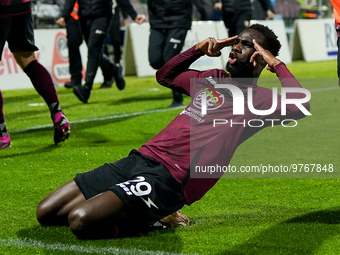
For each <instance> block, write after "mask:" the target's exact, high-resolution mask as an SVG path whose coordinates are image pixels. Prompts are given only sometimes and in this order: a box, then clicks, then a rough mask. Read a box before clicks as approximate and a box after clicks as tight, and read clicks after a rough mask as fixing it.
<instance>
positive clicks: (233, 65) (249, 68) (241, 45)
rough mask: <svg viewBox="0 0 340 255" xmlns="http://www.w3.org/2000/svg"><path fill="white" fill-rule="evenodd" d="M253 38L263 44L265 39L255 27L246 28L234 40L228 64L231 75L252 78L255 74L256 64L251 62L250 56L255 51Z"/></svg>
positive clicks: (227, 67)
mask: <svg viewBox="0 0 340 255" xmlns="http://www.w3.org/2000/svg"><path fill="white" fill-rule="evenodd" d="M253 39H255V40H256V41H257V42H259V43H260V45H261V44H262V43H261V42H263V40H264V36H263V35H262V34H261V33H260V32H258V31H256V30H254V29H246V30H244V31H243V32H241V33H240V35H239V36H238V38H237V39H236V40H235V41H234V45H233V47H232V49H231V52H230V54H229V59H228V63H227V66H226V69H227V70H228V72H230V75H231V77H234V78H238V77H240V78H245V77H249V78H251V77H253V76H254V75H253V73H254V66H253V63H250V58H251V56H252V55H253V53H254V52H255V48H254V44H253Z"/></svg>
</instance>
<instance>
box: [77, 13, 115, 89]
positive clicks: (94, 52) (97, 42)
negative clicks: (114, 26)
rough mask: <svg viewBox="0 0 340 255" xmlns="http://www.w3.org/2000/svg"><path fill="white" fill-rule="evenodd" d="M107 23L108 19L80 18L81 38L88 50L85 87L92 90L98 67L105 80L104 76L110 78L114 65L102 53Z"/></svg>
mask: <svg viewBox="0 0 340 255" xmlns="http://www.w3.org/2000/svg"><path fill="white" fill-rule="evenodd" d="M109 22H110V17H98V18H95V19H82V18H80V24H81V28H82V32H83V36H84V39H85V42H86V44H87V48H88V53H87V65H86V77H85V85H86V86H87V87H89V88H92V85H93V81H94V78H95V76H96V73H97V70H98V67H99V66H100V67H101V69H102V71H103V75H104V79H107V78H108V77H106V76H111V73H112V69H113V65H114V63H113V61H112V60H111V59H110V58H109V56H107V55H105V54H104V51H103V45H104V41H105V38H106V31H107V28H108V26H109Z"/></svg>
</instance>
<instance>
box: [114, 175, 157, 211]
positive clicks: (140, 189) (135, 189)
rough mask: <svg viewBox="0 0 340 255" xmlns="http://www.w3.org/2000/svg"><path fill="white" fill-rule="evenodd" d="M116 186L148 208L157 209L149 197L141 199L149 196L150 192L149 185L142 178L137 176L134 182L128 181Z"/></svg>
mask: <svg viewBox="0 0 340 255" xmlns="http://www.w3.org/2000/svg"><path fill="white" fill-rule="evenodd" d="M116 185H117V186H119V187H121V188H122V189H123V190H124V191H125V193H126V194H127V195H129V196H132V195H135V196H137V197H140V198H141V199H142V201H143V202H144V203H145V204H146V205H147V206H148V207H149V208H151V206H153V207H155V208H157V209H159V208H158V206H157V205H156V204H155V203H154V202H153V201H152V200H151V199H150V197H146V198H143V197H145V196H147V195H149V194H150V193H151V191H152V187H151V185H150V183H148V182H146V181H145V178H144V177H143V176H137V177H136V178H135V179H134V180H129V181H126V182H122V183H119V184H116Z"/></svg>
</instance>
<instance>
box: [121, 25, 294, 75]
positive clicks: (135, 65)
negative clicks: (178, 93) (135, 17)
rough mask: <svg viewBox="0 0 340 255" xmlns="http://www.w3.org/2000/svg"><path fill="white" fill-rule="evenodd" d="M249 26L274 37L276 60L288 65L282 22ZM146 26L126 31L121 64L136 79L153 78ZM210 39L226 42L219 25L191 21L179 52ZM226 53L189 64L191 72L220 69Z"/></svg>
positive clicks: (226, 50) (287, 47)
mask: <svg viewBox="0 0 340 255" xmlns="http://www.w3.org/2000/svg"><path fill="white" fill-rule="evenodd" d="M251 23H261V24H264V25H266V26H268V27H270V28H271V29H273V30H274V32H275V33H276V34H277V35H278V37H279V39H280V41H281V44H282V49H281V52H280V56H279V58H280V59H281V60H282V61H284V62H285V63H287V64H288V63H291V61H292V59H291V54H290V50H289V44H288V40H287V36H286V32H285V26H284V22H283V21H282V20H275V21H274V20H273V21H265V20H261V21H252V22H251ZM149 30H150V25H149V24H148V23H144V24H142V25H138V24H130V26H129V27H128V29H127V31H126V40H125V49H126V50H125V54H124V60H125V61H124V64H125V66H124V67H125V68H124V70H125V75H136V76H137V77H143V76H153V75H154V74H155V72H156V71H155V70H154V69H153V68H152V67H151V66H150V65H149V61H148V43H149V33H150V31H149ZM209 36H212V37H216V38H226V37H227V36H228V32H227V30H226V28H225V26H224V23H223V22H222V21H217V22H216V21H195V22H193V23H192V27H191V30H189V31H188V34H187V36H186V39H185V44H184V47H183V50H187V49H188V48H189V47H191V46H193V45H194V44H195V43H198V42H200V41H202V40H204V39H206V38H207V37H209ZM229 52H230V47H229V48H225V49H223V50H222V56H224V57H221V58H210V57H207V56H204V57H202V58H200V59H199V60H198V61H196V62H195V63H193V64H192V66H191V68H194V69H198V70H206V69H211V68H220V69H221V68H224V67H225V65H226V62H227V61H228V54H229Z"/></svg>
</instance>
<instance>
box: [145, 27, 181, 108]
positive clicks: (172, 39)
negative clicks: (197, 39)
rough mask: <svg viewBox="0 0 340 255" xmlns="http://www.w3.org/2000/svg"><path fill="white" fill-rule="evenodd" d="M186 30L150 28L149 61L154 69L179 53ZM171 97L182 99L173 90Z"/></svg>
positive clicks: (175, 99) (178, 100) (176, 99)
mask: <svg viewBox="0 0 340 255" xmlns="http://www.w3.org/2000/svg"><path fill="white" fill-rule="evenodd" d="M187 32H188V30H187V29H185V28H171V29H151V31H150V36H149V62H150V65H151V66H152V67H153V68H154V69H159V68H161V67H162V66H163V65H164V64H165V63H166V62H167V61H169V60H170V59H171V58H172V57H174V56H176V55H177V54H179V53H180V52H181V51H182V49H183V46H184V42H185V37H186V35H187ZM173 99H174V101H177V102H182V101H183V96H182V94H181V93H179V92H177V91H173Z"/></svg>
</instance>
